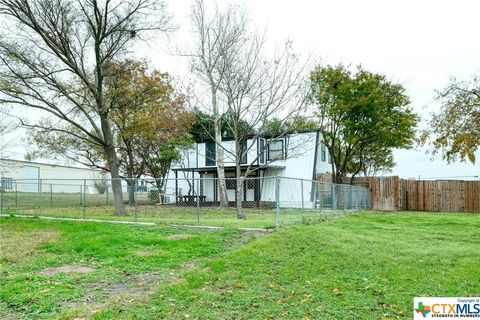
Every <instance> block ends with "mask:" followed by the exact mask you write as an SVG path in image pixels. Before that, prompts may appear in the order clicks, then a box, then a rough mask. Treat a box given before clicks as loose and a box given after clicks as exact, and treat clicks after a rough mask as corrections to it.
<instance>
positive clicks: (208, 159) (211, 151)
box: [205, 142, 217, 166]
mask: <svg viewBox="0 0 480 320" xmlns="http://www.w3.org/2000/svg"><path fill="white" fill-rule="evenodd" d="M215 147H216V145H215V142H207V143H206V144H205V165H206V166H214V165H215V162H216V160H217V159H216V148H215Z"/></svg>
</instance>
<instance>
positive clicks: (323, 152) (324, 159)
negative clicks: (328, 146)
mask: <svg viewBox="0 0 480 320" xmlns="http://www.w3.org/2000/svg"><path fill="white" fill-rule="evenodd" d="M320 153H321V156H322V161H327V150H325V144H324V143H322V144H321V145H320Z"/></svg>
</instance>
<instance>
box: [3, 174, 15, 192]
mask: <svg viewBox="0 0 480 320" xmlns="http://www.w3.org/2000/svg"><path fill="white" fill-rule="evenodd" d="M0 188H1V189H3V190H6V189H13V179H12V178H4V177H2V179H1V185H0Z"/></svg>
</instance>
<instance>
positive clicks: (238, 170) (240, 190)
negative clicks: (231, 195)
mask: <svg viewBox="0 0 480 320" xmlns="http://www.w3.org/2000/svg"><path fill="white" fill-rule="evenodd" d="M235 176H236V181H237V187H236V190H235V192H236V211H237V219H243V220H245V213H244V212H243V207H242V201H243V176H242V170H241V168H240V164H239V163H237V164H236V175H235Z"/></svg>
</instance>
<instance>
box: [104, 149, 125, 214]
mask: <svg viewBox="0 0 480 320" xmlns="http://www.w3.org/2000/svg"><path fill="white" fill-rule="evenodd" d="M112 149H113V148H112ZM105 151H107V150H105ZM111 154H112V152H111V151H110V152H108V153H107V159H108V165H109V167H110V174H111V175H112V193H113V200H114V203H115V214H116V215H119V216H126V215H127V211H126V210H125V204H124V203H123V193H122V180H121V179H120V174H119V172H118V160H117V157H116V154H115V150H113V156H112V155H111Z"/></svg>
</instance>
